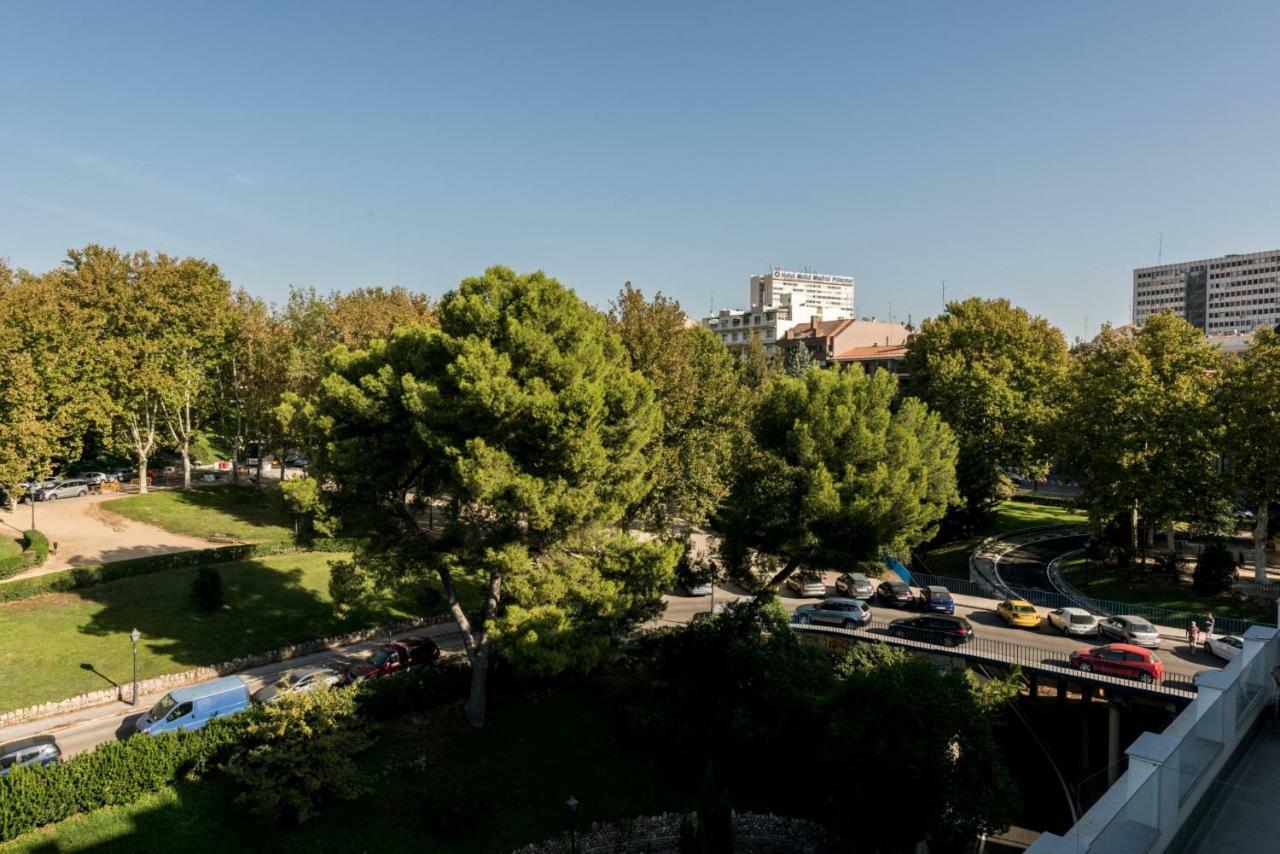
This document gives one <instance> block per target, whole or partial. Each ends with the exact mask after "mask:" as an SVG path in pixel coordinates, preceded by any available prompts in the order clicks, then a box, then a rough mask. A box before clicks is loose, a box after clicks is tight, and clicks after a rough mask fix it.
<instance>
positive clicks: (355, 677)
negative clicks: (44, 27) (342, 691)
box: [348, 638, 440, 682]
mask: <svg viewBox="0 0 1280 854" xmlns="http://www.w3.org/2000/svg"><path fill="white" fill-rule="evenodd" d="M439 657H440V647H438V646H436V642H435V641H433V640H432V639H431V638H405V639H404V640H398V641H392V642H391V643H388V644H383V645H382V646H381V647H379V648H378V651H377V652H375V653H374V654H373V658H371V659H369V660H368V661H366V662H364V663H363V664H357V665H356V666H355V667H352V668H351V670H350V671H348V676H349V677H350V679H351V681H353V682H356V681H359V680H361V679H376V678H378V677H379V676H389V675H391V674H392V673H399V672H400V671H402V670H408V669H409V668H411V667H419V666H421V665H424V664H430V663H431V662H433V661H435V660H436V659H437V658H439Z"/></svg>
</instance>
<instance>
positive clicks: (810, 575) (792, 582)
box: [787, 572, 827, 597]
mask: <svg viewBox="0 0 1280 854" xmlns="http://www.w3.org/2000/svg"><path fill="white" fill-rule="evenodd" d="M787 587H789V588H790V589H792V590H794V591H795V592H796V593H799V594H800V595H801V596H817V597H822V596H826V595H827V585H825V584H823V583H822V576H821V575H818V573H816V572H797V573H795V574H794V575H792V576H791V577H789V578H788V579H787Z"/></svg>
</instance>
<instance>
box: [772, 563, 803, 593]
mask: <svg viewBox="0 0 1280 854" xmlns="http://www.w3.org/2000/svg"><path fill="white" fill-rule="evenodd" d="M799 565H800V558H798V557H793V558H791V559H789V560H788V561H787V564H786V566H784V567H782V570H781V571H780V572H778V574H777V575H775V576H774V577H773V578H770V579H769V586H770V587H773V586H774V585H777V584H781V583H782V582H784V581H786V580H787V579H788V578H789V577H790V576H791V573H793V572H795V571H796V567H797V566H799Z"/></svg>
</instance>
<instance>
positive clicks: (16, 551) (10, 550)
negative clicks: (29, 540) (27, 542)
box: [0, 536, 22, 558]
mask: <svg viewBox="0 0 1280 854" xmlns="http://www.w3.org/2000/svg"><path fill="white" fill-rule="evenodd" d="M20 554H22V543H21V542H20V541H18V540H16V539H13V538H11V537H7V536H0V558H6V557H17V556H18V555H20Z"/></svg>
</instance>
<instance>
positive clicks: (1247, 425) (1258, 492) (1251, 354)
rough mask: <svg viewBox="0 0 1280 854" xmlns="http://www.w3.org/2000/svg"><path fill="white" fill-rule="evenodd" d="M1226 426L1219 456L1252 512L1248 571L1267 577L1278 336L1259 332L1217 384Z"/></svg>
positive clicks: (1279, 467)
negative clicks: (1246, 499)
mask: <svg viewBox="0 0 1280 854" xmlns="http://www.w3.org/2000/svg"><path fill="white" fill-rule="evenodd" d="M1221 401H1222V404H1221V405H1222V413H1223V415H1224V419H1225V422H1226V435H1225V437H1224V438H1225V442H1224V444H1223V452H1224V456H1225V457H1226V461H1227V464H1228V466H1229V468H1230V475H1231V479H1232V482H1233V483H1234V484H1235V485H1236V486H1238V487H1240V488H1241V489H1243V490H1244V492H1245V494H1246V495H1247V496H1248V498H1249V500H1250V501H1251V502H1252V503H1253V504H1254V506H1255V507H1256V508H1257V509H1256V511H1255V515H1254V528H1253V572H1254V577H1255V578H1257V580H1258V581H1265V580H1266V577H1267V526H1268V521H1269V516H1268V510H1269V509H1270V505H1271V503H1272V502H1274V501H1277V500H1280V442H1277V441H1276V439H1275V428H1276V424H1278V423H1280V334H1278V333H1277V332H1276V330H1274V329H1267V328H1263V329H1259V330H1258V332H1257V333H1256V334H1255V335H1254V338H1253V342H1252V343H1251V344H1250V345H1249V349H1248V350H1247V351H1246V352H1245V353H1243V354H1241V355H1240V356H1238V357H1237V358H1235V359H1234V360H1232V362H1231V363H1230V364H1229V365H1228V367H1227V371H1226V375H1225V377H1224V378H1223V383H1222V398H1221Z"/></svg>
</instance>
